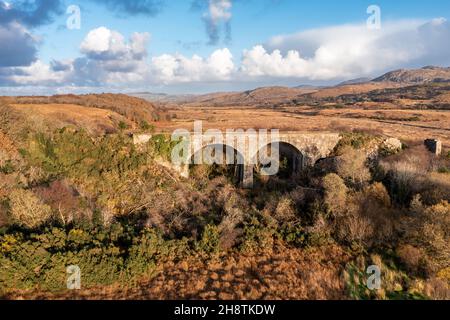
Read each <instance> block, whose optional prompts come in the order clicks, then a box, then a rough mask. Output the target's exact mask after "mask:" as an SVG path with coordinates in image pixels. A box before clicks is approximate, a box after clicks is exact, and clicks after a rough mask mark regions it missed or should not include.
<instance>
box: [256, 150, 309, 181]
mask: <svg viewBox="0 0 450 320" xmlns="http://www.w3.org/2000/svg"><path fill="white" fill-rule="evenodd" d="M265 148H266V150H264V148H262V149H261V150H260V151H258V155H257V156H258V162H257V163H258V165H257V166H256V171H257V172H261V170H262V169H263V168H266V167H267V166H269V165H270V164H262V163H261V161H260V160H261V159H264V158H266V157H267V158H271V157H272V154H273V151H275V149H273V148H274V143H270V144H268V145H267V146H266V147H265ZM278 153H279V157H278V168H279V169H278V173H277V174H276V176H277V177H278V178H280V179H289V178H291V177H292V176H294V175H295V174H297V173H299V172H301V171H302V170H303V169H304V167H305V156H304V155H303V153H302V152H301V151H300V150H298V149H297V148H296V147H295V146H293V145H292V144H290V143H287V142H282V141H280V142H278ZM274 158H275V159H276V157H274ZM272 159H273V158H272Z"/></svg>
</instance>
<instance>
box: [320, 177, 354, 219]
mask: <svg viewBox="0 0 450 320" xmlns="http://www.w3.org/2000/svg"><path fill="white" fill-rule="evenodd" d="M322 186H323V188H324V189H325V194H324V202H325V204H326V205H327V207H328V209H329V210H331V212H332V213H333V214H334V215H335V216H336V215H340V214H341V213H342V212H343V211H345V208H346V201H347V192H348V189H347V186H346V185H345V183H344V180H342V179H341V177H339V176H338V175H337V174H335V173H330V174H328V175H326V176H325V177H324V178H323V180H322Z"/></svg>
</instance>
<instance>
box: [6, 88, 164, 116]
mask: <svg viewBox="0 0 450 320" xmlns="http://www.w3.org/2000/svg"><path fill="white" fill-rule="evenodd" d="M2 100H3V101H4V102H5V103H9V104H35V105H36V104H60V105H62V104H70V105H78V106H84V107H90V108H97V109H107V110H111V111H114V112H116V113H118V114H120V115H122V116H124V117H126V118H127V119H129V120H131V121H134V122H139V121H142V120H145V121H147V122H150V121H157V120H160V119H161V118H164V112H163V111H162V110H161V109H159V108H158V107H156V106H155V105H154V104H152V103H151V102H149V101H146V100H144V99H140V98H136V97H131V96H128V95H125V94H110V93H108V94H87V95H72V94H70V95H55V96H50V97H44V96H30V97H28V96H27V97H3V98H2Z"/></svg>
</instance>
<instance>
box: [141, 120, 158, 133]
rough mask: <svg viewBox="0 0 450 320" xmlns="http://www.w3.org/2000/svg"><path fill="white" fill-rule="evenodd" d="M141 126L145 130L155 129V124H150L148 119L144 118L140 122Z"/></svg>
mask: <svg viewBox="0 0 450 320" xmlns="http://www.w3.org/2000/svg"><path fill="white" fill-rule="evenodd" d="M139 127H140V128H141V130H144V131H153V130H154V129H155V126H153V125H151V124H149V123H148V122H147V121H145V120H142V121H141V122H140V123H139Z"/></svg>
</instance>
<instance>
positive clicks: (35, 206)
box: [9, 189, 52, 229]
mask: <svg viewBox="0 0 450 320" xmlns="http://www.w3.org/2000/svg"><path fill="white" fill-rule="evenodd" d="M9 206H10V213H11V216H12V218H13V221H14V222H15V223H16V224H18V225H22V226H25V227H27V228H31V229H32V228H36V227H39V226H40V225H42V224H43V223H44V222H46V221H48V220H49V219H50V218H51V216H52V210H51V209H50V207H49V206H47V205H46V204H44V203H43V202H42V201H41V200H40V199H39V198H37V197H36V195H35V194H34V193H33V192H31V191H29V190H23V189H16V190H14V191H13V192H11V194H10V196H9Z"/></svg>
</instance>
